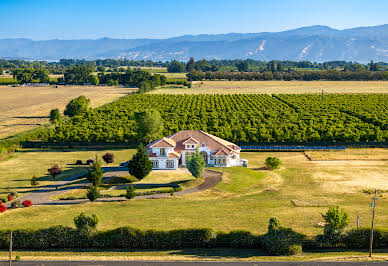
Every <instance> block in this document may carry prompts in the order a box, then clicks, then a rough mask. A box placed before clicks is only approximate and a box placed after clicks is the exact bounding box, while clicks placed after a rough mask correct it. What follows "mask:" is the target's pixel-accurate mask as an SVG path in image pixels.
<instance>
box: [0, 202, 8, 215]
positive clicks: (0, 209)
mask: <svg viewBox="0 0 388 266" xmlns="http://www.w3.org/2000/svg"><path fill="white" fill-rule="evenodd" d="M6 210H7V207H5V206H4V205H3V203H0V213H1V212H5V211H6Z"/></svg>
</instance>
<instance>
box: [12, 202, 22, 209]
mask: <svg viewBox="0 0 388 266" xmlns="http://www.w3.org/2000/svg"><path fill="white" fill-rule="evenodd" d="M21 207H22V203H21V202H20V200H15V201H14V202H12V203H11V208H12V209H17V208H21Z"/></svg>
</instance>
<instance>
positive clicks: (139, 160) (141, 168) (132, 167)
mask: <svg viewBox="0 0 388 266" xmlns="http://www.w3.org/2000/svg"><path fill="white" fill-rule="evenodd" d="M128 171H129V173H130V174H131V175H133V176H134V177H136V178H137V179H139V180H141V179H143V178H144V177H146V176H147V175H148V174H149V173H150V172H151V171H152V162H151V161H150V159H149V157H148V153H147V150H146V148H145V147H144V146H143V144H140V145H139V147H138V148H137V152H136V153H135V154H134V155H133V156H132V159H131V160H129V162H128Z"/></svg>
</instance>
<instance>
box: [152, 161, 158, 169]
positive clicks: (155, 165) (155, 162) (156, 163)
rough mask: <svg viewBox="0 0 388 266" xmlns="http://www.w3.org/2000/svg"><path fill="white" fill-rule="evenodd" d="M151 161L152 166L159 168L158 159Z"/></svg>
mask: <svg viewBox="0 0 388 266" xmlns="http://www.w3.org/2000/svg"><path fill="white" fill-rule="evenodd" d="M152 162H153V164H154V165H153V166H154V168H159V161H158V160H155V161H152Z"/></svg>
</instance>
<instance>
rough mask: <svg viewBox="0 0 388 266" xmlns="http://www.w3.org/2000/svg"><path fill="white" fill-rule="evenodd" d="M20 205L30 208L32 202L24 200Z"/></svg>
mask: <svg viewBox="0 0 388 266" xmlns="http://www.w3.org/2000/svg"><path fill="white" fill-rule="evenodd" d="M22 205H23V207H31V206H32V202H31V200H25V201H23V203H22Z"/></svg>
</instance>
